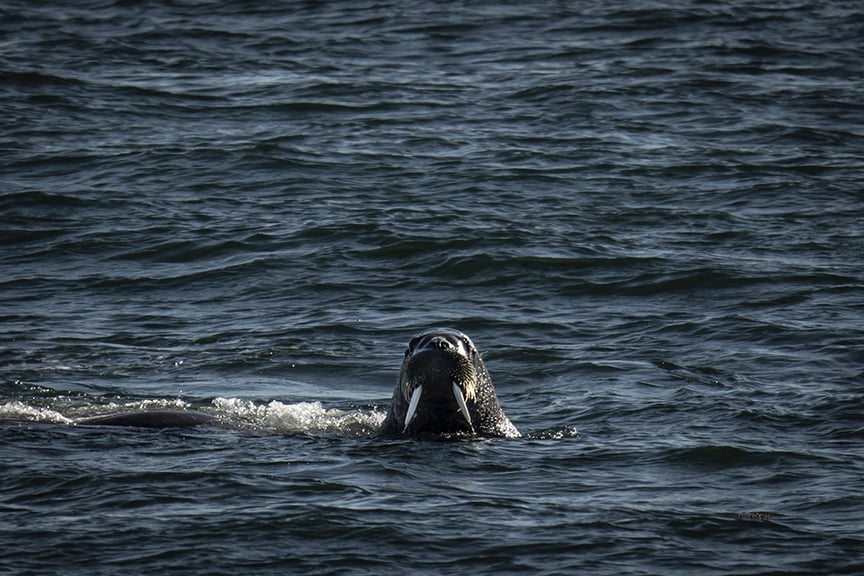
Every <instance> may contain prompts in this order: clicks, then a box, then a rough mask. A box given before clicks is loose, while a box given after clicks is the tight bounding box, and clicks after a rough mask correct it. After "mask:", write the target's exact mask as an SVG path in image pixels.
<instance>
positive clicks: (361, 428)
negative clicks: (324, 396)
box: [213, 398, 384, 436]
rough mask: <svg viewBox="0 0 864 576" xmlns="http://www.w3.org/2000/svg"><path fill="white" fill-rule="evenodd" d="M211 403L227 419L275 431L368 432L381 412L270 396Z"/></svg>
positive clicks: (379, 419)
mask: <svg viewBox="0 0 864 576" xmlns="http://www.w3.org/2000/svg"><path fill="white" fill-rule="evenodd" d="M213 405H214V407H215V408H216V410H217V413H218V416H220V417H222V418H224V419H226V420H228V421H229V422H233V423H236V424H241V425H245V426H246V427H250V428H253V429H258V430H267V431H270V432H275V433H287V434H291V433H294V434H296V433H305V434H322V433H338V434H341V435H354V436H369V435H372V434H374V433H375V432H376V431H377V430H378V428H379V427H380V426H381V423H382V422H383V421H384V414H382V413H380V412H376V411H374V410H359V409H358V410H340V409H338V408H330V409H328V408H324V406H323V405H322V404H321V402H297V403H294V404H285V403H283V402H279V401H278V400H272V401H270V402H268V403H267V404H256V403H254V402H252V401H250V400H243V399H240V398H216V399H215V400H213Z"/></svg>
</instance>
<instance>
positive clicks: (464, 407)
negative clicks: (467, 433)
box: [453, 382, 471, 426]
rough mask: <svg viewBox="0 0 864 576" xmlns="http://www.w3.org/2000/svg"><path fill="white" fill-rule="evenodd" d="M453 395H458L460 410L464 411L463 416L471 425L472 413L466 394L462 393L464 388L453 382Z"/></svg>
mask: <svg viewBox="0 0 864 576" xmlns="http://www.w3.org/2000/svg"><path fill="white" fill-rule="evenodd" d="M453 396H455V397H456V403H457V404H459V411H460V412H462V417H463V418H465V421H466V422H468V425H469V426H470V425H471V414H470V413H469V412H468V406H467V405H466V404H465V396H463V395H462V390H460V389H459V385H458V384H456V382H453Z"/></svg>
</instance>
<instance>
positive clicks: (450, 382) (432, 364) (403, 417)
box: [381, 328, 520, 438]
mask: <svg viewBox="0 0 864 576" xmlns="http://www.w3.org/2000/svg"><path fill="white" fill-rule="evenodd" d="M381 434H382V435H387V436H396V435H405V436H422V435H459V436H503V437H509V438H517V437H519V436H520V434H519V431H518V430H517V429H516V427H515V426H514V425H513V423H512V422H510V419H509V418H507V416H506V415H505V414H504V410H502V409H501V404H500V403H499V402H498V396H497V394H496V393H495V387H494V386H493V385H492V378H491V377H490V376H489V372H488V371H487V370H486V365H485V364H484V363H483V359H482V358H480V354H479V353H478V352H477V349H476V348H475V347H474V343H473V342H471V339H470V338H468V336H466V335H465V334H463V333H462V332H459V331H458V330H452V329H449V328H440V329H434V330H429V331H426V332H424V333H422V334H420V335H419V336H417V337H416V338H414V339H412V340H411V342H409V343H408V348H407V350H406V351H405V359H404V360H403V362H402V368H401V370H400V372H399V382H398V383H397V384H396V389H395V390H394V391H393V399H392V401H391V404H390V409H389V411H388V412H387V418H386V419H385V420H384V423H383V425H382V426H381Z"/></svg>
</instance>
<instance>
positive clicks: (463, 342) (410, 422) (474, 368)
mask: <svg viewBox="0 0 864 576" xmlns="http://www.w3.org/2000/svg"><path fill="white" fill-rule="evenodd" d="M218 423H219V421H218V419H217V418H216V417H214V416H212V415H210V414H205V413H203V412H196V411H192V410H145V411H138V412H127V413H120V414H109V415H107V416H97V417H93V418H85V419H82V420H79V421H78V422H77V424H82V425H90V426H133V427H141V428H189V427H193V426H200V425H202V424H205V425H206V424H210V425H217V424H218ZM379 435H380V436H407V437H418V436H433V435H438V436H446V435H453V436H459V437H462V436H500V437H508V438H518V437H519V436H521V435H520V434H519V430H517V429H516V427H515V426H514V425H513V423H512V422H510V420H509V419H508V418H507V416H505V415H504V411H503V410H502V409H501V405H500V404H499V402H498V396H497V395H496V394H495V388H494V387H493V386H492V378H490V376H489V372H488V371H487V370H486V365H485V364H484V363H483V359H482V358H480V354H479V353H478V352H477V349H476V348H475V347H474V343H473V342H471V339H470V338H468V336H466V335H465V334H463V333H462V332H460V331H458V330H453V329H450V328H438V329H433V330H428V331H426V332H423V333H422V334H420V335H419V336H417V337H415V338H413V339H412V340H411V341H410V342H409V343H408V349H407V350H406V351H405V358H404V360H403V361H402V368H401V370H400V372H399V381H398V382H397V384H396V388H395V390H394V391H393V399H392V401H391V403H390V408H389V410H388V412H387V416H386V418H385V419H384V423H383V424H382V425H381V428H380V430H379Z"/></svg>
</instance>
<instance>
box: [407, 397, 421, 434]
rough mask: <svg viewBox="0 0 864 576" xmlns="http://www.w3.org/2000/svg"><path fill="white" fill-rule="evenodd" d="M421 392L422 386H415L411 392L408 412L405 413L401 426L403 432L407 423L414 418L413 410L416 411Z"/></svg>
mask: <svg viewBox="0 0 864 576" xmlns="http://www.w3.org/2000/svg"><path fill="white" fill-rule="evenodd" d="M422 394H423V386H417V388H415V389H414V392H412V393H411V402H410V403H409V404H408V412H406V413H405V426H404V427H403V428H402V433H403V434H404V433H405V431H406V430H408V424H410V423H411V420H413V419H414V412H416V411H417V404H419V403H420V396H421V395H422Z"/></svg>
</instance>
